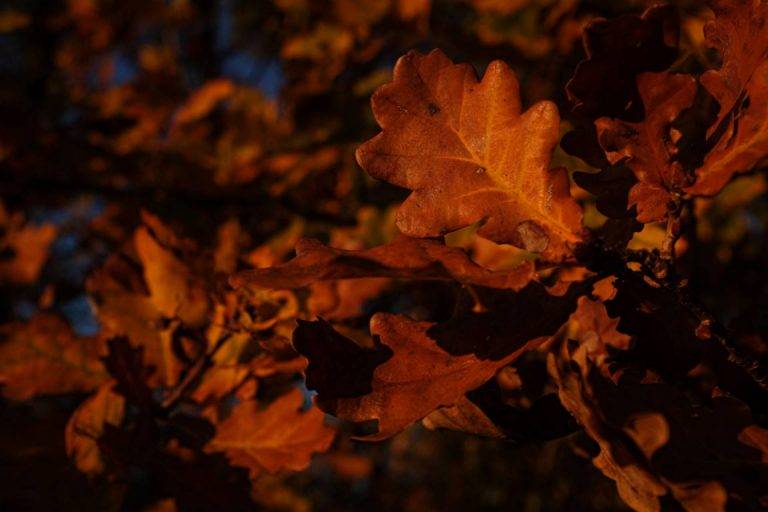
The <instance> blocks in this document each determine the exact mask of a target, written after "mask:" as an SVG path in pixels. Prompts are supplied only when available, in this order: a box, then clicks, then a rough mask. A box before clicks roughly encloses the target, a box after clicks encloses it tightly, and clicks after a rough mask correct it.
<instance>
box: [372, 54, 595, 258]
mask: <svg viewBox="0 0 768 512" xmlns="http://www.w3.org/2000/svg"><path fill="white" fill-rule="evenodd" d="M371 104H372V107H373V112H374V114H375V116H376V120H377V121H378V123H379V125H380V126H381V127H382V130H383V131H382V133H380V134H379V135H377V136H376V137H374V138H373V139H371V140H369V141H368V142H366V143H365V144H363V145H362V146H360V148H358V150H357V160H358V162H359V164H360V165H361V166H362V167H363V168H364V169H365V170H366V171H367V172H368V173H369V174H370V175H371V176H373V177H374V178H378V179H381V180H384V181H388V182H390V183H392V184H394V185H397V186H401V187H405V188H408V189H411V190H413V193H412V194H411V195H410V196H409V197H408V199H406V201H405V202H404V203H403V204H402V205H401V206H400V209H399V210H398V212H397V225H398V227H399V228H400V230H401V231H402V232H403V233H405V234H406V235H409V236H414V237H433V236H439V235H442V234H445V233H448V232H451V231H455V230H457V229H460V228H463V227H465V226H468V225H471V224H473V223H476V222H482V223H483V225H482V227H481V228H480V230H479V232H478V233H479V234H480V235H481V236H483V237H485V238H488V239H490V240H493V241H495V242H499V243H510V244H513V245H516V246H518V247H520V248H523V249H526V250H528V251H531V252H536V253H541V254H542V256H543V257H544V258H547V259H551V260H562V259H566V258H569V257H570V256H571V255H572V251H573V247H574V246H575V245H577V244H578V243H579V242H581V230H582V228H581V208H580V207H579V205H578V204H577V203H576V202H575V201H574V200H573V199H572V198H571V196H570V191H569V182H568V174H567V172H566V171H565V170H564V169H554V170H550V168H549V165H550V161H551V157H552V151H553V150H554V148H555V146H556V145H557V142H558V139H559V125H560V118H559V115H558V113H557V108H556V107H555V105H554V104H552V103H551V102H546V101H543V102H540V103H537V104H535V105H534V106H532V107H531V108H530V109H529V110H528V111H526V112H524V113H521V108H520V93H519V85H518V82H517V78H516V77H515V75H514V73H513V72H512V71H511V70H510V69H509V67H507V65H506V64H504V63H503V62H501V61H494V62H492V63H491V64H490V65H489V66H488V69H487V70H486V72H485V76H484V77H483V79H482V81H478V80H477V75H476V74H475V72H474V70H473V69H472V67H471V66H469V65H466V64H453V63H452V62H451V61H450V60H449V59H448V58H447V57H446V56H445V55H444V54H443V53H442V52H440V51H439V50H434V51H432V52H431V53H429V54H428V55H422V54H419V53H416V52H411V53H408V54H407V55H405V56H404V57H401V58H400V60H399V61H398V62H397V64H396V65H395V70H394V80H393V81H392V82H391V83H389V84H386V85H384V86H382V87H380V88H379V89H378V90H377V91H376V92H375V93H374V94H373V97H372V98H371Z"/></svg>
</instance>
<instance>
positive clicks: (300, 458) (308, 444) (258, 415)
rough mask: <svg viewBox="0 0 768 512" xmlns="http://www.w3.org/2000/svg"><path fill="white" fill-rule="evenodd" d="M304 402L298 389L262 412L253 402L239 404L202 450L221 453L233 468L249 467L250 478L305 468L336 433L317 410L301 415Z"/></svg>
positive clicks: (327, 446)
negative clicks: (314, 454)
mask: <svg viewBox="0 0 768 512" xmlns="http://www.w3.org/2000/svg"><path fill="white" fill-rule="evenodd" d="M303 402H304V398H303V396H302V393H301V391H300V390H298V389H293V390H291V391H290V392H289V393H287V394H285V395H283V396H281V397H280V398H278V399H277V400H275V401H274V402H272V403H271V404H270V405H269V406H268V407H266V408H265V409H259V405H258V403H257V402H255V401H253V400H248V401H245V402H241V403H239V404H238V405H236V406H235V408H234V409H233V410H232V414H230V416H229V417H228V418H227V419H225V420H224V421H222V422H221V423H219V424H218V425H216V435H215V436H214V437H213V439H211V440H210V441H209V442H208V444H207V445H206V446H205V451H206V452H208V453H211V452H224V453H225V454H226V455H227V458H228V459H229V460H230V462H231V463H232V464H233V465H235V466H240V467H244V468H248V470H249V472H250V475H251V478H255V477H257V476H259V475H260V474H262V473H263V472H265V471H266V472H269V473H276V472H278V471H282V470H288V471H301V470H302V469H306V468H307V466H309V463H310V458H311V456H312V454H313V453H317V452H324V451H326V450H327V449H328V448H329V447H330V445H331V442H332V441H333V437H334V434H335V430H334V429H333V428H331V427H329V426H327V425H325V424H324V415H323V413H322V412H320V411H319V410H318V409H316V408H312V409H309V410H308V411H305V412H302V411H301V406H302V404H303Z"/></svg>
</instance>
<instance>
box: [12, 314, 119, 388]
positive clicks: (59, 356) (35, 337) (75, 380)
mask: <svg viewBox="0 0 768 512" xmlns="http://www.w3.org/2000/svg"><path fill="white" fill-rule="evenodd" d="M0 336H1V337H2V341H0V384H2V394H3V395H4V396H6V397H8V398H12V399H14V400H26V399H28V398H31V397H33V396H36V395H44V394H65V393H81V392H87V391H92V390H94V389H96V388H97V387H98V386H99V385H100V384H101V383H103V382H104V381H105V380H106V379H107V378H108V375H107V372H106V371H105V370H104V366H103V365H102V363H101V360H100V359H99V358H100V356H101V355H102V353H103V351H104V344H103V343H102V342H101V341H100V340H99V339H96V338H78V337H76V336H75V334H74V333H73V332H72V329H71V328H70V327H69V325H68V324H67V323H66V322H65V321H64V320H63V319H61V318H59V317H57V316H54V315H51V314H40V315H38V316H35V317H33V318H32V319H30V320H29V321H28V322H26V323H22V322H14V323H8V324H5V325H3V326H2V327H0Z"/></svg>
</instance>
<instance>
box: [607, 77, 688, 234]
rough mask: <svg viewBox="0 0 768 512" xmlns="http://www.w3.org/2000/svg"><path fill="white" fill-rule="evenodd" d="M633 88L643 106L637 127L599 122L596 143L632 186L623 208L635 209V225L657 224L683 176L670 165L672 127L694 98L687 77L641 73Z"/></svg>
mask: <svg viewBox="0 0 768 512" xmlns="http://www.w3.org/2000/svg"><path fill="white" fill-rule="evenodd" d="M637 86H638V90H639V91H640V97H641V98H642V101H643V106H644V107H645V118H644V119H643V121H641V122H638V123H631V122H627V121H621V120H618V119H613V118H607V117H602V118H600V119H598V120H596V121H595V125H596V127H597V135H598V140H599V141H600V145H601V146H602V148H603V150H604V151H605V154H606V157H607V159H608V161H609V162H610V163H611V164H617V163H619V162H621V161H624V163H625V164H626V165H627V166H628V167H629V168H630V169H632V171H633V172H634V173H635V177H636V178H637V181H638V183H636V184H635V185H634V186H633V187H632V188H631V189H630V191H629V206H630V207H631V206H633V205H636V206H637V220H638V221H640V222H643V223H647V222H654V221H660V220H663V219H664V218H665V217H666V214H667V204H668V203H669V202H670V201H671V200H672V198H673V194H674V193H675V192H679V191H680V190H682V189H683V187H685V186H686V185H688V182H687V178H688V176H687V174H686V173H685V171H684V169H683V166H682V165H681V164H680V163H679V162H677V161H676V160H675V156H676V153H677V146H676V142H677V139H676V137H677V136H679V132H677V131H676V130H675V129H674V128H672V123H673V122H674V121H675V119H677V117H678V116H679V115H680V113H681V112H682V111H683V110H685V109H686V108H688V107H690V106H691V105H692V103H693V100H694V97H695V96H696V80H695V79H694V78H693V77H692V76H691V75H683V74H672V73H666V72H663V73H643V74H642V75H640V76H638V77H637Z"/></svg>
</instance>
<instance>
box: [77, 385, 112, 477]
mask: <svg viewBox="0 0 768 512" xmlns="http://www.w3.org/2000/svg"><path fill="white" fill-rule="evenodd" d="M113 386H114V382H112V381H110V382H107V383H106V384H104V385H102V386H101V388H99V390H98V391H97V392H96V393H95V394H93V396H91V397H89V398H88V399H87V400H85V401H84V402H83V403H82V404H80V406H79V407H78V408H77V409H76V410H75V412H74V413H72V416H71V417H70V418H69V421H68V422H67V427H66V430H65V432H64V441H65V445H66V450H67V456H69V458H70V459H72V461H73V463H74V464H75V466H76V467H77V469H79V470H80V471H81V472H83V473H85V474H86V475H96V474H99V473H101V472H102V471H104V464H105V463H104V455H103V454H102V452H101V449H100V448H99V438H100V437H101V436H102V435H103V434H104V430H105V427H106V426H107V425H110V426H112V427H117V426H119V425H120V423H122V421H123V417H124V416H125V398H124V397H123V396H122V395H120V394H118V393H116V392H115V391H114V390H113V389H112V387H113Z"/></svg>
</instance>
